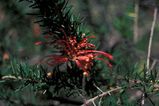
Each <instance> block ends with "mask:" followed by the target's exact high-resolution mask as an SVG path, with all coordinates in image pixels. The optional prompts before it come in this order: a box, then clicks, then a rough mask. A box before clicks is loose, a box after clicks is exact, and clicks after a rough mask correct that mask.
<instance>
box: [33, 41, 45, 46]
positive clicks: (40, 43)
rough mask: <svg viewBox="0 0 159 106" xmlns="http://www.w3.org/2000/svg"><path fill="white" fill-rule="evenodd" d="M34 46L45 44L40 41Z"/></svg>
mask: <svg viewBox="0 0 159 106" xmlns="http://www.w3.org/2000/svg"><path fill="white" fill-rule="evenodd" d="M34 44H35V45H37V46H38V45H42V44H43V42H41V41H38V42H35V43H34Z"/></svg>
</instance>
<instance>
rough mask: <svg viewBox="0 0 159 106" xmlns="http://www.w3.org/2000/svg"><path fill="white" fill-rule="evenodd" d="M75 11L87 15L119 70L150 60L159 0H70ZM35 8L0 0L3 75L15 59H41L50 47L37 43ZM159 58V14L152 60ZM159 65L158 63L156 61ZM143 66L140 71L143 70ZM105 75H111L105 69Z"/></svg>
mask: <svg viewBox="0 0 159 106" xmlns="http://www.w3.org/2000/svg"><path fill="white" fill-rule="evenodd" d="M70 4H71V5H72V8H73V11H72V12H73V14H74V15H75V16H80V17H82V18H83V21H82V23H85V25H86V29H87V30H89V32H90V34H91V35H95V36H96V37H97V39H95V41H94V42H95V44H96V45H97V47H98V48H97V49H98V50H102V51H108V52H110V53H112V54H113V56H114V57H115V63H114V64H115V65H118V66H121V67H122V68H121V69H120V71H119V70H118V71H117V73H116V74H118V73H120V74H123V75H124V74H125V73H128V72H130V76H131V71H130V70H131V69H132V67H134V66H135V65H136V64H137V65H138V66H141V67H142V68H143V66H144V64H145V63H146V56H147V48H148V41H149V36H150V30H151V24H152V21H153V13H154V7H156V6H158V5H157V2H156V1H155V0H70ZM31 11H32V10H31V9H30V8H28V4H27V3H19V2H18V1H17V0H0V77H1V76H2V75H3V74H4V73H6V72H7V71H8V70H9V68H10V62H11V61H12V60H14V59H16V60H19V61H22V62H27V63H28V64H30V65H35V64H38V63H39V60H40V59H41V58H42V57H43V56H45V55H46V54H47V51H48V48H46V47H43V46H40V47H39V46H35V45H34V43H35V42H36V41H39V40H41V39H43V34H42V32H43V29H41V28H40V26H39V24H37V23H34V22H35V21H36V19H35V17H33V16H30V15H26V13H28V12H29V13H30V12H31ZM154 59H155V60H157V61H158V59H159V18H157V23H156V26H155V31H154V37H153V43H152V57H151V60H152V61H153V60H154ZM156 67H158V65H156ZM140 70H141V68H140V67H139V68H138V69H137V71H140ZM103 77H110V76H107V75H105V74H104V73H103Z"/></svg>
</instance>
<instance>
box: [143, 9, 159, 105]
mask: <svg viewBox="0 0 159 106" xmlns="http://www.w3.org/2000/svg"><path fill="white" fill-rule="evenodd" d="M157 11H158V9H157V7H155V8H154V15H153V22H152V26H151V32H150V38H149V45H148V53H147V64H146V68H147V69H146V72H145V77H146V75H149V74H150V56H151V47H152V46H151V45H152V39H153V35H154V29H155V24H156V19H157ZM152 67H153V66H152ZM144 104H145V86H144V92H143V95H142V100H141V106H144Z"/></svg>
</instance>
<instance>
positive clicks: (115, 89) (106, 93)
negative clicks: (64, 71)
mask: <svg viewBox="0 0 159 106" xmlns="http://www.w3.org/2000/svg"><path fill="white" fill-rule="evenodd" d="M121 89H122V87H117V88H114V89H111V90H109V91H106V92H103V93H102V94H100V95H97V96H95V97H93V98H91V99H89V100H86V101H85V103H84V104H83V105H82V106H87V105H88V104H89V103H91V102H92V103H94V101H95V100H96V99H98V98H101V97H104V96H107V95H108V94H110V93H111V92H114V91H118V90H121Z"/></svg>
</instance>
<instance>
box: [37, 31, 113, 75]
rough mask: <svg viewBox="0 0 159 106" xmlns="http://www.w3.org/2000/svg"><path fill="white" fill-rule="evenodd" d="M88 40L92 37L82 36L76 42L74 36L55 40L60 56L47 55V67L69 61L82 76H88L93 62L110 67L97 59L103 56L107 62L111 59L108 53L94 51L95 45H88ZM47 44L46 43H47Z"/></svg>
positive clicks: (38, 43)
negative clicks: (60, 52)
mask: <svg viewBox="0 0 159 106" xmlns="http://www.w3.org/2000/svg"><path fill="white" fill-rule="evenodd" d="M89 38H94V36H88V37H85V34H83V35H82V40H80V41H77V37H76V36H68V37H67V36H66V34H64V38H63V39H61V40H57V41H56V44H58V46H59V47H60V49H61V50H62V55H54V54H53V55H48V56H47V64H48V65H51V66H53V65H57V64H61V63H65V62H69V61H73V62H75V63H76V65H77V67H79V68H80V69H82V70H83V74H84V75H86V76H88V75H89V71H90V70H91V67H92V66H93V60H95V59H96V60H102V61H104V62H105V63H106V64H107V65H108V66H109V67H112V65H111V64H110V63H109V62H108V61H107V60H105V59H103V58H99V56H101V55H103V56H104V57H106V58H108V59H109V60H112V59H113V56H112V55H111V54H109V53H106V52H103V51H97V50H94V49H95V45H93V44H91V43H88V39H89ZM47 43H48V42H47ZM35 44H36V45H41V44H43V43H42V42H36V43H35Z"/></svg>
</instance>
